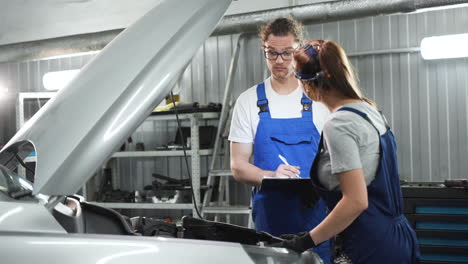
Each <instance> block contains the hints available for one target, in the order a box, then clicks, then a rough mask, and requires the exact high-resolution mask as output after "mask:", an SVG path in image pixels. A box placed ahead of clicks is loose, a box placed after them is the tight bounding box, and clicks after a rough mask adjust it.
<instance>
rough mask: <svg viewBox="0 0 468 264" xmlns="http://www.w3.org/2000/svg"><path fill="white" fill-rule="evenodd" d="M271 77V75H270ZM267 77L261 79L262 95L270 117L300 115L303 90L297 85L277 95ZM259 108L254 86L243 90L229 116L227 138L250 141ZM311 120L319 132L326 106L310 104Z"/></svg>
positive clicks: (317, 103) (324, 118)
mask: <svg viewBox="0 0 468 264" xmlns="http://www.w3.org/2000/svg"><path fill="white" fill-rule="evenodd" d="M270 78H271V77H270ZM270 78H268V79H266V80H265V81H264V83H265V94H266V97H267V99H268V107H269V109H270V115H271V117H272V118H297V117H301V116H302V104H301V98H302V89H301V88H300V87H299V86H298V87H297V88H296V89H295V90H294V91H293V92H291V93H290V94H278V93H277V92H275V90H273V88H272V87H271V80H270ZM258 112H259V108H258V106H257V85H255V86H253V87H251V88H250V89H248V90H247V91H245V92H243V93H242V94H241V95H240V96H239V98H237V101H236V105H235V106H234V112H233V115H232V121H231V129H230V132H229V140H230V141H234V142H238V143H253V142H254V139H255V133H256V132H257V126H258V122H259V120H260V117H259V115H258ZM312 114H313V122H314V124H315V126H316V127H317V130H318V131H319V133H321V132H322V128H323V125H324V124H325V121H326V119H327V117H328V116H329V114H330V111H329V110H328V108H327V107H326V106H325V105H324V104H322V103H319V102H313V103H312Z"/></svg>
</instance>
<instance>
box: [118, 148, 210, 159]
mask: <svg viewBox="0 0 468 264" xmlns="http://www.w3.org/2000/svg"><path fill="white" fill-rule="evenodd" d="M212 153H213V150H212V149H200V150H199V151H198V154H199V155H200V156H207V155H211V154H212ZM187 155H189V156H191V155H192V151H191V150H187ZM178 156H184V151H183V150H152V151H121V152H115V153H114V154H113V155H112V158H135V157H178Z"/></svg>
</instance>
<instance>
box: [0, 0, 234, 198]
mask: <svg viewBox="0 0 468 264" xmlns="http://www.w3.org/2000/svg"><path fill="white" fill-rule="evenodd" d="M230 2H231V0H190V1H186V0H161V1H159V2H158V3H157V5H156V7H155V8H153V9H152V10H150V11H149V12H148V13H147V14H146V15H145V16H143V17H142V18H141V19H140V20H138V21H137V22H136V23H134V24H133V25H132V26H130V27H129V28H127V29H126V30H124V31H123V32H122V33H121V34H119V35H118V36H117V37H116V38H115V39H114V40H113V41H112V42H111V43H110V44H108V45H107V46H106V48H105V49H103V50H102V51H101V52H100V53H99V54H98V55H97V56H96V57H95V58H94V60H93V61H91V62H90V63H89V64H88V65H87V66H86V67H84V68H83V69H82V70H81V72H80V73H79V75H78V76H77V77H76V78H75V79H74V80H73V81H72V82H70V84H69V85H68V86H67V87H64V88H63V89H62V90H60V91H59V92H58V93H57V94H56V95H55V96H54V98H52V99H51V100H50V101H49V102H48V103H47V104H46V105H45V106H44V107H43V108H41V109H40V110H39V112H37V113H36V114H35V115H34V117H33V118H31V119H30V120H29V121H28V122H27V123H26V124H25V125H24V126H23V127H22V128H21V129H20V130H19V131H18V132H17V133H16V135H15V136H14V137H13V138H12V139H11V140H10V141H9V142H8V144H7V145H6V146H5V147H4V148H3V149H2V151H1V152H0V163H1V164H3V165H5V166H7V167H9V168H14V167H15V166H16V165H17V162H18V161H17V158H15V157H14V156H15V155H18V156H19V158H21V159H24V158H25V157H26V156H27V155H28V154H29V153H30V152H31V151H34V150H35V151H36V155H37V163H36V172H35V182H34V193H43V194H48V195H67V194H73V193H75V192H76V191H77V190H79V188H81V187H82V186H83V185H84V184H85V182H86V181H87V180H88V179H89V178H90V177H91V176H92V175H93V174H94V173H95V171H96V170H97V169H98V168H99V166H100V165H102V164H103V163H104V162H105V161H106V159H108V158H109V157H110V156H111V155H112V153H113V152H114V151H116V150H117V149H118V148H119V147H120V146H121V145H122V142H124V140H125V139H126V138H127V137H128V136H129V135H130V134H131V133H132V132H133V131H134V130H135V129H136V128H137V127H138V126H139V125H140V124H141V123H142V122H143V121H144V120H145V118H146V117H147V116H148V115H149V114H150V113H151V111H152V109H153V108H154V107H155V104H158V103H159V102H161V101H162V100H163V99H164V97H165V96H166V95H167V94H168V93H169V91H170V90H171V88H172V87H173V86H174V84H175V82H176V81H177V78H178V77H179V75H180V74H181V73H182V71H183V70H184V69H185V66H186V65H187V64H188V63H189V61H190V59H191V58H192V56H193V55H194V54H195V52H196V51H197V50H198V49H199V47H200V46H201V45H202V44H203V42H204V41H205V39H206V38H207V37H209V35H210V34H211V32H212V31H213V30H214V28H215V26H216V25H217V23H218V22H219V21H220V19H221V18H222V16H223V14H224V12H225V11H226V9H227V8H228V6H229V4H230Z"/></svg>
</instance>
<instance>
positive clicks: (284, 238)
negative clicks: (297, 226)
mask: <svg viewBox="0 0 468 264" xmlns="http://www.w3.org/2000/svg"><path fill="white" fill-rule="evenodd" d="M305 233H308V232H300V233H297V234H283V235H281V236H280V238H282V239H283V240H291V239H293V238H294V237H296V236H303V235H304V234H305Z"/></svg>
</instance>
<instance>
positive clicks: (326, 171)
mask: <svg viewBox="0 0 468 264" xmlns="http://www.w3.org/2000/svg"><path fill="white" fill-rule="evenodd" d="M344 106H345V107H351V108H355V109H357V110H359V111H361V112H363V113H366V114H367V116H368V117H369V118H370V120H371V121H372V123H373V124H374V125H375V126H376V127H377V129H378V130H379V133H380V135H382V134H384V133H385V132H386V127H385V122H384V120H383V119H382V116H381V115H380V113H379V112H378V111H377V109H375V108H374V107H373V106H371V105H369V104H368V103H366V102H358V103H349V104H345V105H344ZM323 137H324V139H323V140H324V141H323V143H324V146H323V147H324V149H323V150H322V152H321V153H320V162H319V171H318V177H319V180H320V182H321V183H322V185H323V186H324V187H325V188H327V189H328V190H334V189H339V181H338V177H337V176H336V174H337V173H340V172H345V171H350V170H353V169H363V171H364V175H365V180H366V184H367V185H369V184H370V183H371V182H372V180H373V179H374V178H375V173H376V171H377V167H378V163H379V157H380V148H379V144H380V143H379V136H378V135H377V131H376V130H375V128H374V127H373V126H372V125H371V124H370V123H369V122H368V121H367V120H365V119H364V118H362V117H361V116H359V115H357V114H355V113H353V112H350V111H337V112H334V113H332V114H331V115H330V117H329V119H328V120H327V122H326V123H325V125H324V127H323Z"/></svg>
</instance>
